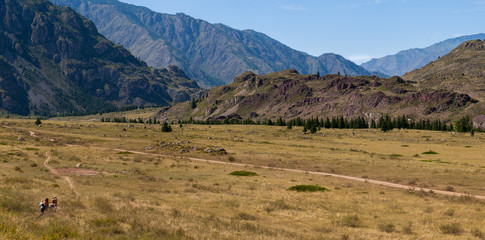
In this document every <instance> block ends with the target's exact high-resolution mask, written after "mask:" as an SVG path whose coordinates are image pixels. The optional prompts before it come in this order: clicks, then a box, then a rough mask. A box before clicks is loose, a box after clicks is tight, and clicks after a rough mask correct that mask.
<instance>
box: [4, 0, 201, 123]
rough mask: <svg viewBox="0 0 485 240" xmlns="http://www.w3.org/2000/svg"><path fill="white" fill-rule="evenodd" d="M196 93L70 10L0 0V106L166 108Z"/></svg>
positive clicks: (32, 0)
mask: <svg viewBox="0 0 485 240" xmlns="http://www.w3.org/2000/svg"><path fill="white" fill-rule="evenodd" d="M196 91H199V87H198V86H197V84H196V83H195V81H193V80H190V79H188V78H187V77H186V76H185V74H184V73H183V71H182V70H181V69H180V68H178V67H175V66H172V67H170V69H153V68H150V67H148V66H147V65H146V63H144V62H141V61H140V60H138V59H136V58H135V57H134V56H132V55H131V54H130V53H129V52H128V51H127V50H126V49H124V48H123V47H121V46H117V45H114V44H113V43H111V42H110V41H108V40H107V39H105V38H104V37H103V36H101V35H100V34H99V33H98V32H97V30H96V27H95V25H94V24H93V23H92V22H91V21H89V20H88V19H86V18H84V17H82V16H80V15H78V14H77V13H76V12H74V11H73V10H72V9H70V8H60V7H57V6H55V5H53V4H52V3H50V2H49V1H47V0H0V108H1V109H2V110H5V111H8V112H12V113H16V114H22V115H27V114H40V115H51V114H55V113H72V112H79V113H83V112H92V111H99V110H104V109H107V108H113V107H121V106H129V105H137V106H142V105H167V104H169V103H171V102H172V101H183V100H187V99H189V98H190V96H189V95H190V94H192V93H194V92H196Z"/></svg>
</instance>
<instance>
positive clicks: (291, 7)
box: [280, 4, 308, 11]
mask: <svg viewBox="0 0 485 240" xmlns="http://www.w3.org/2000/svg"><path fill="white" fill-rule="evenodd" d="M280 7H281V8H282V9H285V10H290V11H308V9H307V8H305V7H303V6H302V5H283V4H280Z"/></svg>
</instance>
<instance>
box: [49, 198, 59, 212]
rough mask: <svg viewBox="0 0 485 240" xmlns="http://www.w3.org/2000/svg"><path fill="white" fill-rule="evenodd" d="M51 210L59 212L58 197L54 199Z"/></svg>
mask: <svg viewBox="0 0 485 240" xmlns="http://www.w3.org/2000/svg"><path fill="white" fill-rule="evenodd" d="M49 207H50V208H52V210H53V211H54V212H55V211H56V210H57V197H54V198H53V199H52V203H51V204H50V205H49Z"/></svg>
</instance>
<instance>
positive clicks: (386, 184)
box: [67, 145, 485, 200]
mask: <svg viewBox="0 0 485 240" xmlns="http://www.w3.org/2000/svg"><path fill="white" fill-rule="evenodd" d="M67 146H69V147H84V146H80V145H67ZM96 148H98V149H105V150H112V151H118V152H132V153H134V154H141V155H149V156H158V157H176V156H175V155H167V154H157V153H147V152H139V151H131V150H126V149H119V148H115V149H112V148H103V147H96ZM183 159H187V160H190V161H196V162H205V163H214V164H223V165H230V166H238V167H251V168H262V169H270V170H278V171H284V172H293V173H303V174H312V175H320V176H328V177H335V178H341V179H346V180H351V181H357V182H362V183H369V184H374V185H379V186H384V187H390V188H397V189H404V190H410V191H423V192H427V193H435V194H440V195H445V196H453V197H472V198H476V199H480V200H485V196H482V195H474V194H467V193H459V192H450V191H443V190H436V189H431V188H421V187H413V186H409V185H403V184H397V183H392V182H385V181H379V180H373V179H368V178H359V177H352V176H347V175H341V174H334V173H325V172H314V171H305V170H299V169H291V168H278V167H268V166H259V165H253V164H244V163H231V162H223V161H217V160H209V159H203V158H194V157H184V158H183Z"/></svg>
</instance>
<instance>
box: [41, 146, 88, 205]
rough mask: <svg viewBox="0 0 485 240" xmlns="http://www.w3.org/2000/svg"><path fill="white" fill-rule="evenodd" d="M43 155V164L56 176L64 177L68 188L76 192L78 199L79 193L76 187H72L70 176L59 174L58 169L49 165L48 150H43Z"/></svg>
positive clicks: (49, 156)
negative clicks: (44, 157)
mask: <svg viewBox="0 0 485 240" xmlns="http://www.w3.org/2000/svg"><path fill="white" fill-rule="evenodd" d="M45 156H46V160H45V162H44V166H45V167H46V168H47V169H49V171H50V172H51V173H52V174H55V175H57V176H60V177H62V178H64V180H66V182H67V183H68V184H69V188H71V191H73V192H74V193H75V194H76V199H79V197H80V196H81V195H80V194H79V192H78V191H76V188H75V187H74V183H73V182H72V180H71V178H70V177H68V176H61V174H60V173H59V171H57V170H56V169H55V168H53V167H51V166H49V161H50V160H51V155H50V154H49V152H45Z"/></svg>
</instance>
